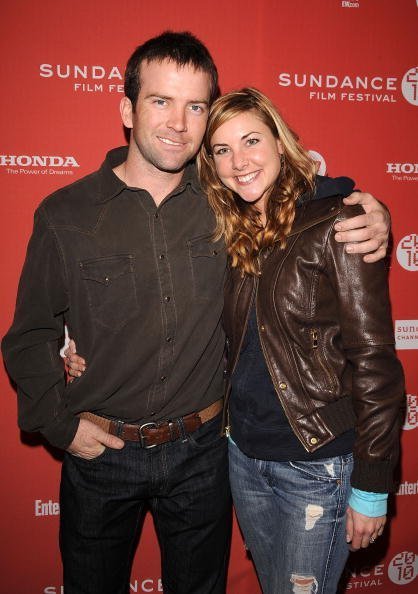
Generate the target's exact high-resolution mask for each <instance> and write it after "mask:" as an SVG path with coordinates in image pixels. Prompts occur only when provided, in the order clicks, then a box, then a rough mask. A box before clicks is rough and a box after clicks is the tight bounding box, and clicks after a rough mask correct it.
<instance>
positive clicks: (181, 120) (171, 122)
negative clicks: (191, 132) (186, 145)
mask: <svg viewBox="0 0 418 594" xmlns="http://www.w3.org/2000/svg"><path fill="white" fill-rule="evenodd" d="M167 126H168V128H172V129H173V130H175V131H176V132H187V120H186V112H185V110H184V109H182V108H174V107H173V109H172V110H171V111H170V115H169V118H168V120H167Z"/></svg>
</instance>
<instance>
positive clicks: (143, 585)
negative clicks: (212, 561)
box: [43, 578, 163, 594]
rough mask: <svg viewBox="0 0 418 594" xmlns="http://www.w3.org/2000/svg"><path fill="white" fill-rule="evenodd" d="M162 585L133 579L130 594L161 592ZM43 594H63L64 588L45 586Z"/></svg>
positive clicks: (156, 582)
mask: <svg viewBox="0 0 418 594" xmlns="http://www.w3.org/2000/svg"><path fill="white" fill-rule="evenodd" d="M162 591H163V584H162V581H161V578H158V579H153V578H145V579H135V580H133V581H131V583H130V584H129V592H130V593H131V594H139V593H141V594H147V593H148V592H162ZM43 594H64V586H46V587H45V588H44V589H43Z"/></svg>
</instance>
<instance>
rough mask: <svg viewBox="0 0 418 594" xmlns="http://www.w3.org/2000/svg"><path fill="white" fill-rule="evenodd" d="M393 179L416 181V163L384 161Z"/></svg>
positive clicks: (417, 175) (417, 179) (417, 177)
mask: <svg viewBox="0 0 418 594" xmlns="http://www.w3.org/2000/svg"><path fill="white" fill-rule="evenodd" d="M386 173H389V175H391V176H392V179H393V181H418V163H386Z"/></svg>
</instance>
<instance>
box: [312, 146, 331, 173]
mask: <svg viewBox="0 0 418 594" xmlns="http://www.w3.org/2000/svg"><path fill="white" fill-rule="evenodd" d="M308 154H309V155H310V156H311V158H312V159H313V160H314V161H315V163H316V164H317V167H318V169H317V173H318V175H326V173H327V164H326V163H325V159H324V157H323V156H322V155H321V154H320V153H317V152H316V151H308Z"/></svg>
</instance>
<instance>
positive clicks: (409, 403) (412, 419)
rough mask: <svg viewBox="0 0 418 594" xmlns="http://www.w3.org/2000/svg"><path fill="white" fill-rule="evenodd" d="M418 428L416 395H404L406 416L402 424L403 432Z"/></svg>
mask: <svg viewBox="0 0 418 594" xmlns="http://www.w3.org/2000/svg"><path fill="white" fill-rule="evenodd" d="M417 427H418V401H417V395H416V394H407V395H406V414H405V420H404V422H403V427H402V428H403V430H404V431H411V429H416V428H417Z"/></svg>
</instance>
